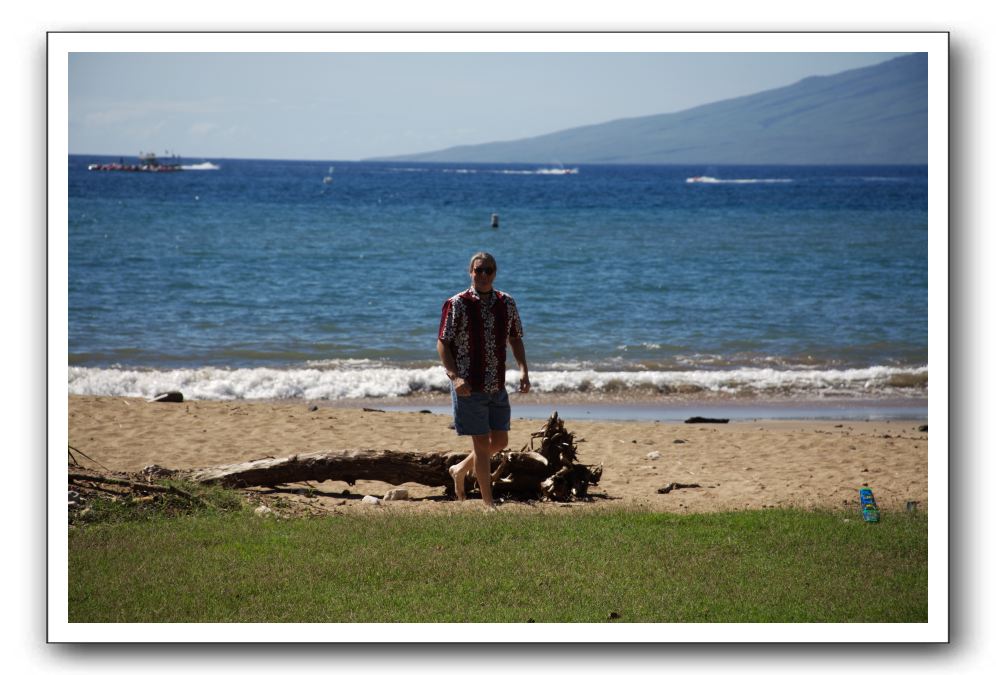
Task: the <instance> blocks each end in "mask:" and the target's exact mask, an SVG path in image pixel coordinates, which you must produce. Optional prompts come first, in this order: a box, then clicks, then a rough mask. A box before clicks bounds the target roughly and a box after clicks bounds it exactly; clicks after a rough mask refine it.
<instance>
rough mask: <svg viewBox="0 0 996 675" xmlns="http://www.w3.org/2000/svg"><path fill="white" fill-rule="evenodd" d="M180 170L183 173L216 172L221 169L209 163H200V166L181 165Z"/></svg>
mask: <svg viewBox="0 0 996 675" xmlns="http://www.w3.org/2000/svg"><path fill="white" fill-rule="evenodd" d="M180 168H181V169H183V170H184V171H217V170H218V169H220V168H221V167H220V166H218V165H217V164H212V163H211V162H201V163H200V164H182V165H181V166H180Z"/></svg>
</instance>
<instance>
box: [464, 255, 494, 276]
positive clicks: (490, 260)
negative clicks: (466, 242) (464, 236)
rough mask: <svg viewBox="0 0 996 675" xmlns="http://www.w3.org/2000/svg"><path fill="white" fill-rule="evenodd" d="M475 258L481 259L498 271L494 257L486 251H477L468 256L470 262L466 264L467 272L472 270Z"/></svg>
mask: <svg viewBox="0 0 996 675" xmlns="http://www.w3.org/2000/svg"><path fill="white" fill-rule="evenodd" d="M475 260H483V261H484V262H486V263H488V264H489V265H491V266H492V267H494V268H495V271H498V263H497V262H496V261H495V257H494V256H493V255H491V254H490V253H488V252H487V251H478V252H477V253H475V254H474V255H472V256H470V263H469V264H468V265H467V271H468V272H473V271H474V261H475Z"/></svg>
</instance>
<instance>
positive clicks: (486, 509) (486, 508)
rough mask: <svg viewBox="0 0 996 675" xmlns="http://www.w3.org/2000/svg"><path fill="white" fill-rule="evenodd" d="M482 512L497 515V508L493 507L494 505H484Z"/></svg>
mask: <svg viewBox="0 0 996 675" xmlns="http://www.w3.org/2000/svg"><path fill="white" fill-rule="evenodd" d="M484 512H485V513H497V512H498V507H497V506H495V505H494V504H485V505H484Z"/></svg>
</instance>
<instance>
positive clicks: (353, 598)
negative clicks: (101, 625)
mask: <svg viewBox="0 0 996 675" xmlns="http://www.w3.org/2000/svg"><path fill="white" fill-rule="evenodd" d="M610 616H612V617H613V618H612V619H611V620H613V621H634V622H713V621H714V622H866V621H869V622H879V621H884V622H923V621H926V620H927V517H926V515H924V514H915V513H914V514H906V513H902V514H885V515H884V517H883V519H882V522H880V523H878V524H874V525H869V524H866V523H864V522H863V521H862V520H861V518H860V516H859V515H857V514H850V513H847V514H845V513H814V512H805V511H781V510H762V511H749V512H740V513H723V514H705V515H665V514H654V513H646V512H632V511H598V512H589V513H584V512H582V511H581V509H576V510H574V509H572V510H571V512H567V511H565V510H561V511H558V512H556V513H536V514H527V515H523V514H521V513H514V514H513V513H508V512H505V513H502V512H499V513H496V514H483V513H476V512H475V513H467V514H459V515H431V514H425V513H421V514H397V513H391V514H385V513H381V514H378V515H375V516H372V515H362V514H361V515H340V516H329V517H323V518H300V519H287V520H283V519H281V520H275V519H272V518H266V519H263V518H258V517H254V516H253V515H251V513H247V512H246V511H244V510H238V511H234V512H220V513H219V512H201V513H195V514H191V515H180V516H175V517H153V518H149V519H142V520H137V521H136V520H130V521H129V520H127V519H125V520H122V521H115V522H103V523H91V524H86V525H83V526H79V527H74V528H73V529H72V530H71V532H70V536H69V620H70V621H71V622H117V621H125V622H267V623H269V622H336V621H342V622H450V621H454V622H526V621H530V620H532V621H536V622H601V621H608V620H610Z"/></svg>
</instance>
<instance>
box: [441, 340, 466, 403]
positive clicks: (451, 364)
mask: <svg viewBox="0 0 996 675" xmlns="http://www.w3.org/2000/svg"><path fill="white" fill-rule="evenodd" d="M436 352H437V353H438V354H439V360H440V361H442V362H443V368H444V369H445V370H446V377H448V378H450V381H451V382H452V383H453V388H454V389H456V393H457V396H469V395H470V385H469V384H467V382H466V381H465V380H464V379H463V378H462V377H460V376H459V375H457V368H456V360H455V359H454V358H453V352H451V351H450V346H449V345H448V344H446V343H445V342H443V341H442V340H440V339H438V338H437V339H436Z"/></svg>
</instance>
